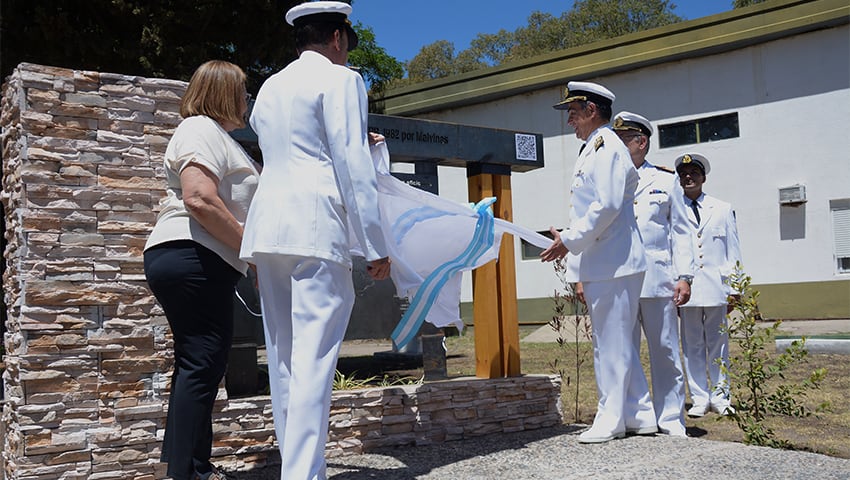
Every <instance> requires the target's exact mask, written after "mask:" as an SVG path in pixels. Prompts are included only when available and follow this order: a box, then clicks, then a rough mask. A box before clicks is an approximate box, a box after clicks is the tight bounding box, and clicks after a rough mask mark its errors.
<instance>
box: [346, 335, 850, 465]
mask: <svg viewBox="0 0 850 480" xmlns="http://www.w3.org/2000/svg"><path fill="white" fill-rule="evenodd" d="M533 330H534V328H528V327H523V328H522V329H521V332H520V335H521V336H524V335H525V334H528V333H530V332H531V331H533ZM473 335H474V334H473V333H472V331H471V329H470V330H467V332H466V333H465V334H464V335H462V336H457V337H449V338H448V339H447V342H446V343H447V348H448V356H447V371H448V374H449V376H450V377H461V376H474V375H475V346H474V339H473ZM581 345H582V348H584V349H588V352H589V348H590V345H589V344H588V343H583V344H581ZM730 348H731V351H732V354H734V353H735V351H736V348H737V345H736V344H735V343H734V342H733V343H732V344H731V345H730ZM520 352H521V353H520V354H521V359H522V360H521V362H522V372H523V373H526V374H551V373H555V372H554V370H553V367H552V364H553V362H554V361H555V360H556V359H558V362H559V364H560V368H561V369H562V370H564V371H565V372H564V373H565V374H566V375H567V376H569V377H573V376H574V375H573V372H572V371H571V368H572V369H574V367H572V365H574V363H572V360H571V359H572V357H571V356H568V352H567V351H566V350H564V349H563V348H562V347H560V346H558V344H556V343H521V344H520ZM641 357H642V360H643V364H644V371H647V372H648V371H649V367H648V365H649V359H648V356H647V353H646V346H645V345H644V347H643V349H642V351H641ZM343 363H344V365H343ZM819 367H824V368H826V369H827V370H828V373H827V376H826V379H825V380H824V382H823V384H822V386H821V388H820V389H819V390H817V391H813V392H810V393H809V395H808V397H807V402H806V403H807V406H809V407H811V408H814V407H815V406H816V405H818V404H820V403H821V402H824V401H828V402H829V403H830V404H831V409H830V411H828V412H824V413H822V414H819V415H818V416H816V417H815V416H813V417H809V418H804V419H794V418H772V419H770V421H769V422H768V425H769V426H770V427H771V428H773V429H774V431H775V432H776V434H777V436H778V437H779V438H783V439H786V440H788V441H789V442H790V443H791V445H792V446H793V448H794V449H797V450H805V451H811V452H817V453H822V454H826V455H832V456H836V457H841V458H850V402H848V400H847V396H848V394H850V357H848V356H846V355H835V354H810V355H809V356H808V357H807V360H806V363H804V364H799V365H796V366H794V367H793V368H792V369H791V370H790V372H788V374H787V375H786V382H800V381H802V380H803V379H804V378H805V377H806V376H807V375H808V374H809V373H810V372H811V371H812V370H814V369H815V368H819ZM339 368H340V369H341V370H345V371H348V372H352V371H355V370H356V371H357V376H358V377H360V376H372V375H376V376H378V377H379V378H380V377H382V376H383V375H384V374H388V375H391V376H393V375H395V376H399V377H403V376H410V377H417V378H418V377H420V376H421V375H422V368H421V365H415V364H414V365H411V364H401V363H399V364H394V365H388V364H386V363H385V364H382V365H377V364H376V362H375V360H374V358H372V357H352V358H348V359H344V362H343V359H341V364H340V366H339ZM568 380H569V381H568ZM563 385H564V386H563V391H562V397H561V398H562V405H563V412H564V422H565V423H567V424H573V423H581V424H589V423H591V422H592V421H593V416H594V414H595V413H596V402H597V397H596V383H595V381H594V375H593V364H592V356H591V355H590V354H589V353H588V357H587V361H586V362H585V365H584V366H583V368H582V372H581V381H580V383H579V384H578V387H579V416H578V418H576V417H575V415H574V410H575V408H574V406H575V402H574V395H575V390H574V389H575V387H576V384H575V381H574V380H572V378H570V379H567V378H565V379H564V383H563ZM688 406H690V405H688ZM686 426H687V429H688V434H689V435H691V436H696V437H701V438H704V439H709V440H721V441H730V442H741V441H742V438H743V437H742V434H741V431H740V430H739V429H738V427H737V425H735V423H734V422H733V421H731V420H729V419H727V418H725V417H720V416H718V415H715V414H709V415H707V416H706V417H703V418H700V419H692V418H687V419H686Z"/></svg>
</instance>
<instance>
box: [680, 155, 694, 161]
mask: <svg viewBox="0 0 850 480" xmlns="http://www.w3.org/2000/svg"><path fill="white" fill-rule="evenodd" d="M693 161H694V159H693V158H691V156H690V155H685V156H684V157H682V163H691V162H693Z"/></svg>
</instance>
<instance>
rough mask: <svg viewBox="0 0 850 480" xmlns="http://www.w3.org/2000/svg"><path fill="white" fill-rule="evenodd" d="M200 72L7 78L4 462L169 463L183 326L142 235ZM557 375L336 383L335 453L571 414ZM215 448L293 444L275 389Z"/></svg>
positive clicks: (68, 473) (232, 415) (17, 474)
mask: <svg viewBox="0 0 850 480" xmlns="http://www.w3.org/2000/svg"><path fill="white" fill-rule="evenodd" d="M185 88H186V83H185V82H181V81H175V80H166V79H150V78H142V77H136V76H128V75H119V74H110V73H99V72H89V71H78V70H70V69H64V68H54V67H46V66H40V65H33V64H21V65H19V66H18V67H17V69H16V70H15V72H14V73H13V75H11V76H10V77H9V78H8V79H7V81H6V82H5V83H4V85H3V89H2V94H3V95H2V104H0V106H1V107H2V109H1V110H0V125H2V153H3V177H2V203H3V207H4V213H5V232H4V233H5V240H6V242H7V246H6V249H5V251H4V259H5V271H4V274H3V292H4V300H5V304H6V311H7V322H6V333H5V336H4V347H5V350H6V351H5V357H4V361H5V370H4V373H3V380H4V394H5V400H4V404H3V411H2V423H3V428H4V429H5V436H4V440H3V445H2V459H3V461H4V462H5V465H4V466H5V473H6V478H9V479H18V478H27V479H42V478H43V479H48V478H50V479H54V478H62V479H83V478H91V479H126V478H134V479H155V478H163V477H164V476H165V469H164V465H163V464H161V463H159V454H160V449H161V441H162V436H163V427H164V422H165V415H166V411H167V401H168V390H169V383H170V379H171V369H172V362H173V358H172V352H171V348H172V344H171V342H172V340H171V335H170V332H169V329H168V324H167V322H166V320H165V318H164V316H163V313H162V310H161V308H160V307H159V306H158V305H157V303H156V302H155V300H154V298H153V296H152V294H151V293H150V291H149V290H148V288H147V284H146V282H145V278H144V271H143V262H142V250H143V247H144V243H145V240H146V238H147V236H148V234H149V232H150V230H151V228H152V227H153V224H154V222H155V219H156V213H157V210H158V203H159V200H160V198H162V197H163V195H164V180H163V178H164V175H163V171H162V163H163V155H164V152H165V148H166V145H167V143H168V140H169V138H170V136H171V134H172V133H173V131H174V129H175V127H176V126H177V125H178V123H179V122H180V120H181V118H180V115H179V100H180V97H181V95H182V94H183V92H184V90H185ZM559 392H560V383H559V381H558V380H557V379H556V378H554V377H548V376H542V377H536V376H529V377H519V378H511V379H501V380H492V381H485V380H474V379H473V380H470V379H467V380H462V381H450V382H440V383H429V384H425V385H418V386H409V387H393V388H389V389H373V390H364V391H356V392H336V393H335V394H334V400H333V412H332V421H331V425H330V428H331V437H330V441H329V443H328V448H327V452H328V455H341V454H348V453H360V452H363V451H368V450H370V449H373V448H378V447H382V446H390V445H411V444H423V443H431V442H439V441H446V440H454V439H461V438H465V437H468V436H475V435H482V434H488V433H496V432H506V431H514V430H524V429H530V428H539V427H543V426H550V425H555V424H557V423H558V422H560V414H559V412H558V398H559ZM214 415H215V427H214V428H215V444H214V451H213V454H214V456H215V457H216V458H215V461H216V462H217V463H219V464H220V465H222V466H224V467H227V468H234V469H250V468H255V467H257V466H262V465H266V464H269V463H275V462H278V461H279V460H278V457H277V446H276V444H275V443H274V429H273V423H272V415H271V406H270V401H269V398H268V397H267V396H258V397H251V398H236V399H231V398H228V395H227V392H226V391H225V389H224V388H223V387H222V388H220V390H219V395H218V399H217V402H216V408H215V414H214Z"/></svg>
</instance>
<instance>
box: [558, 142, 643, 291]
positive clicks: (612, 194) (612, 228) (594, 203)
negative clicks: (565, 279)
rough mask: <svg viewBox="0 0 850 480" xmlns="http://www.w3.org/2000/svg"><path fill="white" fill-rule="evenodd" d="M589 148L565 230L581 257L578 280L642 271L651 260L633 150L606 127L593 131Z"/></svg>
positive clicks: (580, 161)
mask: <svg viewBox="0 0 850 480" xmlns="http://www.w3.org/2000/svg"><path fill="white" fill-rule="evenodd" d="M585 145H586V146H585V148H584V149H583V150H582V151H581V153H580V154H579V156H578V160H576V165H575V171H574V173H573V182H572V187H571V189H570V193H571V194H572V207H571V208H570V226H569V228H567V229H565V230H564V231H562V232H561V241H562V242H564V245H566V246H567V248H568V249H569V250H570V253H572V254H574V255H575V254H581V255H580V260H579V262H580V263H579V265H578V278H577V279H576V280H578V281H582V282H591V281H600V280H611V279H613V278H618V277H624V276H626V275H632V274H635V273H639V272H643V271H645V270H646V261H645V258H644V249H643V245H641V240H640V233H638V228H637V223H636V222H635V213H634V203H633V202H634V199H635V189H636V188H637V184H638V173H637V171H636V170H635V167H634V165H633V164H632V160H631V157H630V156H629V151H628V149H626V146H625V145H623V142H622V141H621V140H620V139H619V137H617V134H615V133H614V131H613V130H611V129H610V128H609V127H607V126H605V127H600V128H598V129H597V130H596V131H594V132H593V133H591V134H590V136H589V137H588V139H587V142H586V143H585ZM575 258H576V257H573V259H572V260H574V259H575Z"/></svg>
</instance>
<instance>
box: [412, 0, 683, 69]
mask: <svg viewBox="0 0 850 480" xmlns="http://www.w3.org/2000/svg"><path fill="white" fill-rule="evenodd" d="M674 8H675V5H674V4H672V3H671V2H670V1H668V0H576V2H575V3H574V4H573V7H572V9H570V10H568V11H566V12H564V13H563V14H561V16H560V17H555V16H554V15H551V14H548V13H542V12H533V13H532V14H531V15H530V16H529V17H528V24H527V25H526V26H524V27H520V28H518V29H517V30H515V31H513V32H509V31H506V30H501V31H499V32H498V33H495V34H487V33H482V34H478V36H477V37H476V38H475V39H474V40H473V41H472V42H471V44H470V48H469V49H467V50H463V51H461V52H460V53H458V54H457V55H455V52H454V45H453V44H451V43H450V42H447V41H445V40H440V41H437V42H434V43H432V44H431V45H426V46H425V47H423V48H422V50H420V52H419V54H417V55H416V56H415V57H413V58H412V59H411V60H410V62H408V64H407V69H408V76H409V79H410V81H411V82H415V81H423V80H430V79H435V78H442V77H446V76H448V75H455V74H458V73H464V72H468V71H471V70H474V69H478V68H483V67H487V66H493V65H499V64H502V63H504V62H508V61H515V60H521V59H525V58H529V57H533V56H536V55H541V54H544V53H549V52H554V51H558V50H563V49H566V48H570V47H575V46H579V45H584V44H587V43H591V42H595V41H597V40H604V39H608V38H614V37H618V36H620V35H625V34H628V33H634V32H639V31H642V30H647V29H650V28H655V27H659V26H662V25H669V24H672V23H676V22H680V21H682V20H683V19H682V18H681V17H679V16H678V15H676V14H674V13H673V9H674Z"/></svg>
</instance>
